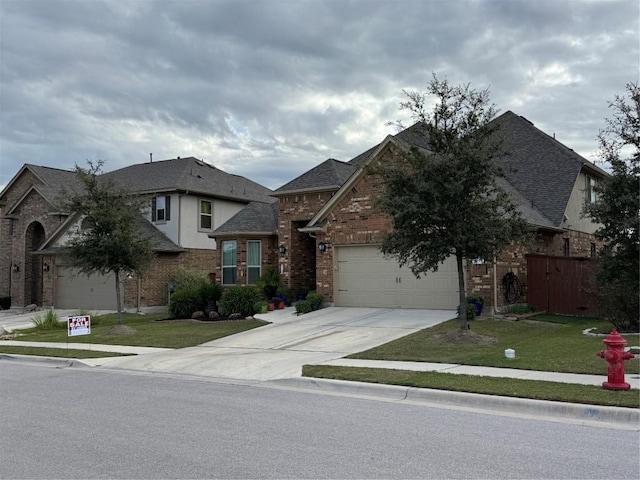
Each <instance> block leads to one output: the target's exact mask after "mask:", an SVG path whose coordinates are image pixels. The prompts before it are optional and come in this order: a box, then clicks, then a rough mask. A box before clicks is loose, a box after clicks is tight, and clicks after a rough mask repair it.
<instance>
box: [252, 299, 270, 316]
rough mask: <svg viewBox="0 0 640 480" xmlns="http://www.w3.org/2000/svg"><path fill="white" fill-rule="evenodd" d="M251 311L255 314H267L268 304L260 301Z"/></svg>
mask: <svg viewBox="0 0 640 480" xmlns="http://www.w3.org/2000/svg"><path fill="white" fill-rule="evenodd" d="M253 310H254V311H255V312H256V313H267V312H268V311H269V304H268V303H267V302H266V301H264V300H260V301H259V302H256V303H255V304H254V305H253Z"/></svg>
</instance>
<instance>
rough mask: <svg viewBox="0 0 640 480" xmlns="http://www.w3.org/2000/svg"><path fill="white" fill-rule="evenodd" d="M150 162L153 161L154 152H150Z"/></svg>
mask: <svg viewBox="0 0 640 480" xmlns="http://www.w3.org/2000/svg"><path fill="white" fill-rule="evenodd" d="M149 162H150V163H153V153H150V154H149Z"/></svg>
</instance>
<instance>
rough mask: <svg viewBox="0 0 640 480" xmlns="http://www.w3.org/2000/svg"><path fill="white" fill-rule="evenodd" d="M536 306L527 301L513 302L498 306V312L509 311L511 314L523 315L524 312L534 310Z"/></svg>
mask: <svg viewBox="0 0 640 480" xmlns="http://www.w3.org/2000/svg"><path fill="white" fill-rule="evenodd" d="M535 311H536V308H535V307H534V306H532V305H529V304H528V303H514V304H511V305H504V306H502V307H500V313H503V314H505V313H511V314H513V315H524V314H525V313H531V312H535Z"/></svg>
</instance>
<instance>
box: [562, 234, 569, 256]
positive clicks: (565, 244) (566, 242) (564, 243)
mask: <svg viewBox="0 0 640 480" xmlns="http://www.w3.org/2000/svg"><path fill="white" fill-rule="evenodd" d="M569 253H570V252H569V239H568V238H563V239H562V255H564V256H565V257H568V256H569Z"/></svg>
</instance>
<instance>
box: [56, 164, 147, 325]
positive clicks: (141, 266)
mask: <svg viewBox="0 0 640 480" xmlns="http://www.w3.org/2000/svg"><path fill="white" fill-rule="evenodd" d="M103 164H104V162H103V161H102V160H99V161H97V162H91V161H89V162H88V165H89V166H88V168H86V169H85V168H82V167H79V166H78V165H76V170H75V171H76V175H77V177H78V180H79V181H80V182H79V183H80V185H81V186H82V190H78V191H65V192H64V193H63V196H64V199H63V200H62V205H63V208H65V209H66V210H68V211H69V212H71V213H72V214H77V215H78V216H79V218H80V220H81V222H82V228H77V229H76V230H75V231H74V232H72V234H71V236H70V238H69V240H68V242H67V243H66V244H65V245H64V246H63V247H62V251H61V253H62V255H63V256H64V257H65V258H66V259H67V261H68V262H69V263H70V264H71V265H73V266H74V267H75V268H76V269H77V270H78V271H79V272H80V273H82V274H85V275H92V274H101V275H105V274H108V273H113V274H114V277H115V288H116V299H117V304H118V305H117V309H118V324H120V323H122V298H121V294H120V274H121V273H122V272H132V273H136V274H138V275H140V274H142V273H143V272H144V271H145V270H146V269H147V268H148V266H149V265H150V263H151V260H152V258H153V252H152V249H151V244H150V241H149V238H148V237H146V236H144V235H142V234H141V233H140V228H139V227H140V222H141V221H142V217H141V212H142V210H143V208H144V207H145V200H144V198H141V197H136V196H134V195H132V194H131V193H130V192H129V191H128V190H126V189H125V188H123V187H121V186H119V185H117V184H116V183H114V182H113V181H112V180H110V179H108V178H105V177H104V176H101V173H102V166H103Z"/></svg>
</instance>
